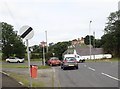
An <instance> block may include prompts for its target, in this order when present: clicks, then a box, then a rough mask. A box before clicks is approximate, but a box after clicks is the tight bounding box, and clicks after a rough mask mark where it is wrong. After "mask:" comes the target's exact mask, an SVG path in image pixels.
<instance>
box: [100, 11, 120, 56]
mask: <svg viewBox="0 0 120 89" xmlns="http://www.w3.org/2000/svg"><path fill="white" fill-rule="evenodd" d="M119 18H120V11H116V12H113V13H111V14H110V16H109V17H108V23H107V26H106V27H105V29H104V30H105V35H103V36H102V44H103V48H104V50H105V51H106V52H109V53H112V54H113V56H116V57H120V19H119Z"/></svg>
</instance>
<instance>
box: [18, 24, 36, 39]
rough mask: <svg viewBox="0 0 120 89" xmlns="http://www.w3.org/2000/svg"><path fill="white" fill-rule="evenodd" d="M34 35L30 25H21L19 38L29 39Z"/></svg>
mask: <svg viewBox="0 0 120 89" xmlns="http://www.w3.org/2000/svg"><path fill="white" fill-rule="evenodd" d="M33 35H34V31H33V29H32V27H30V26H27V25H25V26H23V27H21V28H20V36H21V38H24V39H27V40H28V39H31V38H32V37H33Z"/></svg>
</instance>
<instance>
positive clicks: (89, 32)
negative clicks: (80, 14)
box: [89, 21, 92, 59]
mask: <svg viewBox="0 0 120 89" xmlns="http://www.w3.org/2000/svg"><path fill="white" fill-rule="evenodd" d="M91 23H92V21H90V23H89V45H90V59H91Z"/></svg>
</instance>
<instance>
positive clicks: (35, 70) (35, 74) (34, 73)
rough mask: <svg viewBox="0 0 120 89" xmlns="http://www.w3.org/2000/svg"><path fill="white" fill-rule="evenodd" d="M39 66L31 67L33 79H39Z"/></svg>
mask: <svg viewBox="0 0 120 89" xmlns="http://www.w3.org/2000/svg"><path fill="white" fill-rule="evenodd" d="M37 69H38V66H37V65H30V71H31V77H32V78H37Z"/></svg>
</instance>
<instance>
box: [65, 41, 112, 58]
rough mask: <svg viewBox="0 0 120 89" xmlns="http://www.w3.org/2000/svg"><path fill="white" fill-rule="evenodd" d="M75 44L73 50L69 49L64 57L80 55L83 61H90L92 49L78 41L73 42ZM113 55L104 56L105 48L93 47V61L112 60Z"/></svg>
mask: <svg viewBox="0 0 120 89" xmlns="http://www.w3.org/2000/svg"><path fill="white" fill-rule="evenodd" d="M72 42H74V43H75V45H74V46H73V48H68V49H67V50H66V51H65V52H64V53H63V55H65V54H74V55H79V56H80V58H82V59H86V60H87V59H90V48H89V46H88V45H85V44H81V43H80V44H79V43H77V42H78V41H76V40H74V41H72ZM111 57H112V55H111V54H104V51H103V48H93V47H91V59H102V58H111Z"/></svg>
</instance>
